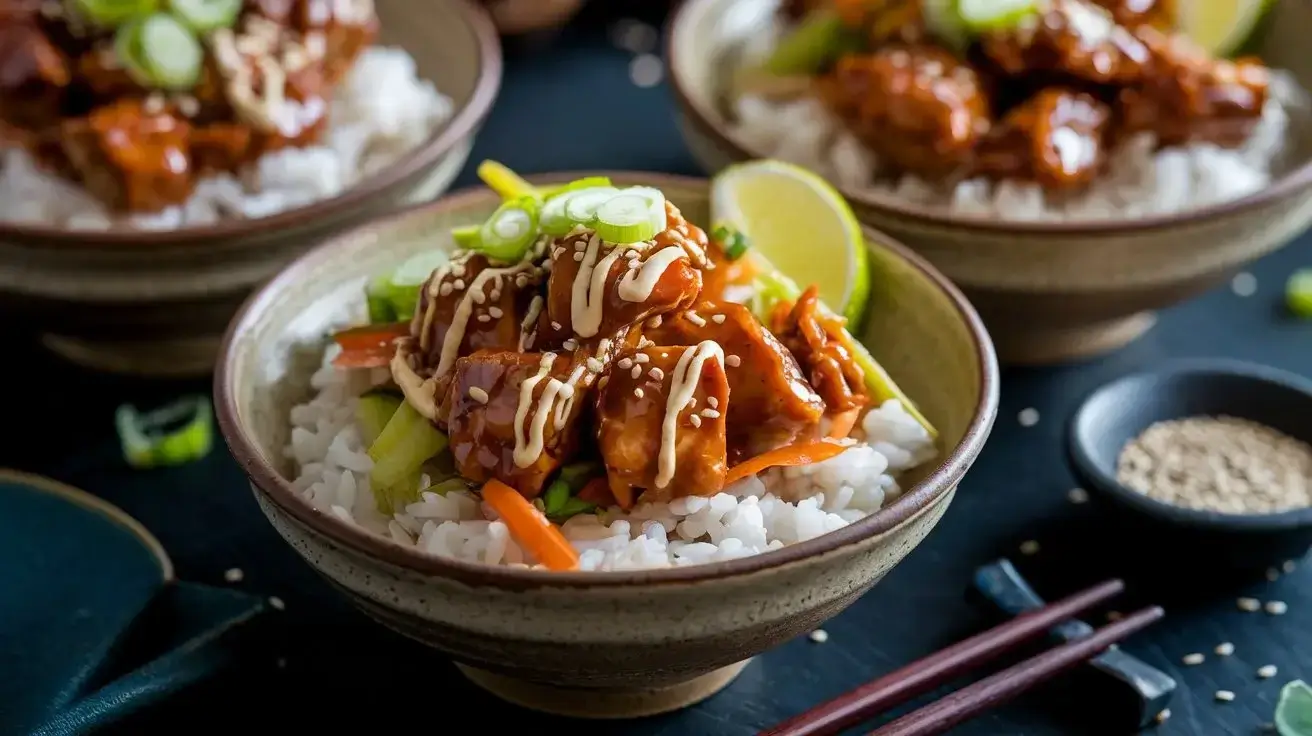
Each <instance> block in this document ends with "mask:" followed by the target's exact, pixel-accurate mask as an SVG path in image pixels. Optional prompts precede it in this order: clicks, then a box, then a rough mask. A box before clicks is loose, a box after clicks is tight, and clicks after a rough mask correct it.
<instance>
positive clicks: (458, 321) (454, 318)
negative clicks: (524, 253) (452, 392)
mask: <svg viewBox="0 0 1312 736" xmlns="http://www.w3.org/2000/svg"><path fill="white" fill-rule="evenodd" d="M532 267H533V264H532V263H531V262H529V261H523V262H521V263H517V264H515V265H513V266H510V267H509V268H484V269H483V270H482V271H480V272H479V274H478V276H477V277H475V278H474V281H473V283H471V284H469V286H468V287H467V288H466V289H465V295H464V296H463V297H461V299H460V304H459V305H458V306H457V307H456V311H455V314H453V315H451V326H450V327H448V328H447V331H446V336H445V337H444V339H443V340H442V358H441V360H439V361H438V363H437V368H436V369H434V370H433V375H434V376H435V377H439V378H440V377H442V376H444V375H446V373H447V371H449V370H451V366H452V365H454V364H455V362H456V358H457V357H459V354H460V344H461V343H462V342H464V341H465V329H466V328H467V327H468V326H469V318H470V317H471V316H472V315H473V314H474V301H475V300H474V297H473V296H472V294H474V293H478V294H482V293H483V285H484V284H486V283H487V282H489V281H493V280H494V279H495V280H500V279H501V278H502V277H503V276H507V275H514V274H516V273H519V272H520V271H523V270H525V269H531V268H532ZM426 333H427V330H425V334H426Z"/></svg>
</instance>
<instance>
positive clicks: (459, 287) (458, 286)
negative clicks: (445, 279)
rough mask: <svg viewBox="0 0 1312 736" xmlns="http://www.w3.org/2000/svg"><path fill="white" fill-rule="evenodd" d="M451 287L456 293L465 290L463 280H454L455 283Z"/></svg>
mask: <svg viewBox="0 0 1312 736" xmlns="http://www.w3.org/2000/svg"><path fill="white" fill-rule="evenodd" d="M451 287H452V288H453V289H455V290H456V291H461V290H463V289H464V288H465V280H464V279H456V280H455V282H453V283H452V284H451Z"/></svg>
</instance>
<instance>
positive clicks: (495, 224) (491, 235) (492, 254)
mask: <svg viewBox="0 0 1312 736" xmlns="http://www.w3.org/2000/svg"><path fill="white" fill-rule="evenodd" d="M537 237H538V204H537V201H536V200H534V199H532V198H531V197H520V198H519V199H516V200H511V201H508V202H504V203H502V205H501V206H500V207H498V208H497V211H496V212H493V213H492V216H491V217H489V218H487V222H484V223H483V227H482V228H481V229H480V230H479V231H478V241H479V242H478V250H479V251H481V252H483V253H486V254H487V256H488V257H489V258H494V259H496V260H499V261H505V262H507V263H514V262H515V261H518V260H519V259H521V258H523V257H524V254H525V253H527V252H528V251H529V249H530V248H531V247H532V246H533V241H534V240H536V239H537Z"/></svg>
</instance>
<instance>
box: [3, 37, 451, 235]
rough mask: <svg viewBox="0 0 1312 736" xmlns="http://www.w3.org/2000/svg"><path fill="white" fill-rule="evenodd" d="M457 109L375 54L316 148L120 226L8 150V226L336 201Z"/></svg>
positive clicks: (190, 222) (285, 153)
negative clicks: (16, 223)
mask: <svg viewBox="0 0 1312 736" xmlns="http://www.w3.org/2000/svg"><path fill="white" fill-rule="evenodd" d="M452 112H453V105H452V102H451V100H450V99H449V98H447V97H444V96H443V95H442V94H440V93H439V92H438V91H437V89H436V88H435V87H434V86H433V84H432V83H431V82H429V81H427V80H425V79H421V78H419V77H418V76H417V74H416V70H415V62H414V59H413V58H411V56H410V55H409V54H408V53H406V52H405V51H404V50H403V49H399V48H388V47H374V48H370V49H367V50H366V51H365V52H364V53H363V54H361V56H360V58H359V59H358V60H357V62H356V64H355V66H354V67H353V68H352V70H351V72H350V73H349V74H348V75H347V77H346V78H345V79H344V80H343V82H342V84H341V85H340V86H339V87H338V88H337V90H336V91H335V93H334V97H333V102H332V107H331V111H330V118H329V126H328V129H327V131H326V132H325V134H324V136H323V138H322V139H321V140H320V142H319V143H318V144H317V145H314V146H309V147H306V148H289V149H284V150H281V151H276V152H273V153H270V154H267V155H265V156H264V157H262V158H261V159H260V160H259V161H257V162H255V163H254V164H253V165H252V166H251V167H250V168H249V169H248V170H247V171H244V172H242V174H241V175H240V176H233V175H231V174H220V175H216V176H211V177H207V178H205V179H203V180H201V181H200V182H199V183H198V185H197V187H196V191H195V192H194V193H193V194H192V195H191V198H190V199H189V200H187V202H185V203H184V204H182V205H178V206H173V207H169V208H167V209H165V210H164V211H162V212H158V213H150V214H138V215H130V216H127V217H125V218H115V216H114V215H113V214H111V213H110V212H108V211H107V210H106V209H105V207H104V206H102V205H101V204H100V203H99V202H98V201H96V200H95V199H94V198H93V197H91V195H90V194H88V193H87V192H86V191H85V190H83V189H82V188H81V187H79V186H77V185H76V184H74V183H71V182H68V181H66V180H64V179H62V178H59V177H57V176H55V175H53V174H50V173H47V172H44V171H41V170H40V169H38V168H37V167H36V164H35V161H34V160H33V159H32V157H31V156H29V155H28V154H27V152H26V151H23V150H21V149H17V148H10V149H7V150H0V221H10V222H20V223H27V224H36V225H54V226H58V227H68V228H74V229H85V230H104V229H107V228H109V227H111V226H114V225H118V226H123V225H127V226H130V227H136V228H141V229H149V230H168V229H173V228H177V227H183V226H197V225H208V224H212V223H215V222H218V221H219V220H223V219H231V218H257V217H267V216H269V215H274V214H277V213H279V212H283V211H286V210H289V209H293V208H296V207H302V206H305V205H307V204H310V203H312V202H315V201H318V200H322V199H327V198H330V197H333V196H336V195H338V194H340V193H341V192H343V191H345V190H347V189H349V188H350V187H352V186H354V185H355V184H356V183H357V182H359V181H360V180H361V179H363V178H365V177H367V176H369V175H371V174H373V173H375V172H377V171H378V170H379V169H381V168H383V167H385V166H387V165H388V164H390V163H392V162H394V161H396V160H397V159H399V158H400V157H402V156H404V155H405V154H406V153H407V152H409V151H411V150H412V149H414V148H415V147H416V146H418V145H419V144H420V143H422V142H423V141H424V140H426V139H427V138H428V137H429V136H431V135H432V134H433V132H434V131H435V130H436V129H437V128H438V126H440V125H442V124H443V123H445V122H446V121H447V120H448V119H450V117H451V114H452Z"/></svg>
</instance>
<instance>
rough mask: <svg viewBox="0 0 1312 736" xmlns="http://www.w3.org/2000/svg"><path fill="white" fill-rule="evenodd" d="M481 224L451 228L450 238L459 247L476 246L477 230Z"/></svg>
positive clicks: (480, 227)
mask: <svg viewBox="0 0 1312 736" xmlns="http://www.w3.org/2000/svg"><path fill="white" fill-rule="evenodd" d="M482 228H483V226H482V225H462V226H460V227H453V228H451V239H452V240H453V241H455V244H456V246H457V247H460V248H478V242H479V240H478V231H479V230H481V229H482Z"/></svg>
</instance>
